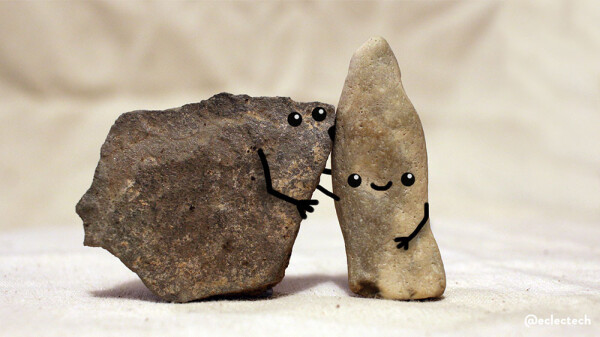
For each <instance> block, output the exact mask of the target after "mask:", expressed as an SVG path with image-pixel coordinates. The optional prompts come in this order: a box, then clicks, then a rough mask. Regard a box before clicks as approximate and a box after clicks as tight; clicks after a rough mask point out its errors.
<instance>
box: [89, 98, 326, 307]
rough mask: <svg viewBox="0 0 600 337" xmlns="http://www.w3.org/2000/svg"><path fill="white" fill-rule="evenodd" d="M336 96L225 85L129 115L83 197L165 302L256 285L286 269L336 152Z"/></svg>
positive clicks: (102, 241) (96, 239)
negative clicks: (254, 93)
mask: <svg viewBox="0 0 600 337" xmlns="http://www.w3.org/2000/svg"><path fill="white" fill-rule="evenodd" d="M334 119H335V111H334V108H333V106H331V105H327V104H323V103H318V102H312V103H297V102H294V101H292V100H291V99H289V98H284V97H256V98H252V97H249V96H246V95H239V96H234V95H231V94H218V95H215V96H213V97H212V98H210V99H208V100H206V101H202V102H200V103H196V104H188V105H184V106H182V107H180V108H176V109H170V110H165V111H134V112H129V113H125V114H123V115H121V116H120V117H119V119H118V120H117V121H116V123H115V124H114V125H113V127H112V128H111V130H110V133H109V134H108V137H107V139H106V142H105V143H104V145H103V146H102V150H101V154H100V162H99V163H98V167H97V168H96V173H95V175H94V180H93V182H92V186H91V187H90V189H89V190H88V191H87V193H86V194H85V195H84V196H83V197H82V198H81V200H80V202H79V204H78V205H77V213H78V214H79V216H80V217H81V218H82V219H83V225H84V229H85V241H84V244H85V245H87V246H94V247H103V248H105V249H107V250H108V251H110V252H111V253H112V254H114V255H115V256H117V257H118V258H119V259H121V261H122V262H123V263H124V264H125V265H126V266H127V267H129V268H130V269H131V270H133V271H134V272H136V273H137V274H138V275H139V276H140V278H141V279H142V281H143V282H144V284H146V286H147V287H148V288H149V289H150V290H151V291H153V292H154V293H155V294H156V295H158V296H159V297H161V298H162V299H164V300H168V301H176V302H186V301H191V300H195V299H201V298H205V297H209V296H214V295H227V294H257V293H260V292H262V291H264V290H266V289H268V288H269V287H272V286H273V285H275V284H277V283H278V282H279V281H281V279H282V278H283V276H284V272H285V268H286V267H287V264H288V261H289V258H290V254H291V251H292V245H293V243H294V240H295V238H296V234H297V233H298V229H299V225H300V222H301V220H302V217H303V216H305V214H306V211H311V209H312V206H311V205H314V204H315V201H310V198H311V195H312V193H313V191H314V190H315V188H316V186H317V185H318V182H319V176H320V174H321V172H322V171H323V168H324V167H325V162H326V160H327V157H328V155H329V153H330V151H331V138H330V135H329V133H330V132H329V131H330V130H329V129H330V128H331V127H332V126H333V122H334Z"/></svg>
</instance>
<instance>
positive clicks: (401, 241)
mask: <svg viewBox="0 0 600 337" xmlns="http://www.w3.org/2000/svg"><path fill="white" fill-rule="evenodd" d="M424 213H425V214H423V220H421V222H420V223H419V225H418V226H417V228H415V230H414V231H413V232H412V233H411V234H410V235H409V236H399V237H397V238H395V239H394V241H395V242H398V245H397V246H396V248H398V249H400V248H402V247H404V250H408V243H409V242H410V240H412V239H414V238H415V236H417V234H419V232H420V231H421V228H423V226H425V224H426V223H427V220H429V203H428V202H426V203H425V211H424Z"/></svg>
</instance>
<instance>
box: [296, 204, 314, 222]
mask: <svg viewBox="0 0 600 337" xmlns="http://www.w3.org/2000/svg"><path fill="white" fill-rule="evenodd" d="M295 204H296V208H298V212H299V213H300V216H301V217H302V219H306V212H311V213H312V212H313V211H314V210H315V209H314V208H313V207H312V206H311V205H318V204H319V200H315V199H306V200H297V201H296V203H295Z"/></svg>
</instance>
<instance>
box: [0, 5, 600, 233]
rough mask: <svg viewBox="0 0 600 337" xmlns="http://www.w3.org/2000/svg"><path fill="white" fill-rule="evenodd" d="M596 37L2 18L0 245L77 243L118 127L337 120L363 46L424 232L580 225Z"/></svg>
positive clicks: (191, 20)
mask: <svg viewBox="0 0 600 337" xmlns="http://www.w3.org/2000/svg"><path fill="white" fill-rule="evenodd" d="M599 22H600V10H599V6H598V3H597V2H594V1H589V2H582V1H564V2H550V1H548V2H540V3H536V2H494V1H489V2H488V1H470V2H445V1H436V2H384V3H376V2H365V3H359V2H327V3H318V2H284V3H279V2H154V3H140V2H135V1H133V2H132V1H126V2H117V1H114V2H74V1H68V2H3V3H1V4H0V186H1V188H0V230H14V229H17V228H25V227H36V226H79V225H80V220H79V218H78V217H77V215H76V214H75V212H74V207H75V204H76V202H77V201H78V199H79V198H80V197H81V195H82V194H83V193H84V192H85V191H86V189H87V188H88V187H89V185H90V183H91V179H92V176H93V171H94V168H95V166H96V164H97V160H98V158H99V150H100V146H101V144H102V142H103V141H104V138H105V137H106V134H107V132H108V130H109V128H110V126H111V125H112V123H113V122H114V120H115V119H116V118H117V116H118V115H119V114H120V113H122V112H126V111H130V110H136V109H165V108H170V107H176V106H180V105H183V104H186V103H190V102H198V101H200V100H202V99H206V98H208V97H210V96H211V95H213V94H215V93H218V92H222V91H227V92H232V93H246V94H250V95H264V96H275V95H279V96H290V97H292V98H293V99H295V100H300V101H306V100H321V101H324V102H328V103H332V104H337V101H338V99H339V94H340V92H341V88H342V86H343V83H344V78H345V76H346V71H347V67H348V63H349V60H350V57H351V56H352V53H353V52H354V50H355V49H356V48H358V47H359V46H360V45H361V44H362V43H363V42H364V41H366V40H367V39H368V38H369V37H370V36H372V35H381V36H383V37H385V38H386V39H387V40H388V41H389V43H390V45H391V46H392V48H393V50H394V52H395V53H396V56H397V58H398V61H399V64H400V67H401V69H402V72H403V81H404V86H405V88H406V91H407V93H408V95H409V96H410V98H411V99H412V101H413V103H414V105H415V106H416V108H417V110H418V111H419V113H420V115H421V119H422V121H423V125H424V129H425V135H426V139H427V146H428V149H429V161H430V162H429V168H430V203H431V205H432V216H433V217H434V218H447V219H457V220H461V219H476V220H482V221H489V222H501V221H511V222H517V223H527V222H528V221H532V220H536V221H538V222H539V220H548V221H553V222H560V223H564V224H565V225H564V226H565V228H568V226H569V223H572V222H577V223H588V224H590V225H597V224H598V222H599V220H600V207H599V206H600V142H599V140H600V132H599V131H600V61H599V60H600V26H599V24H598V23H599ZM323 180H324V185H326V186H330V183H329V181H330V180H329V178H328V177H325V178H323ZM315 197H317V198H319V199H320V200H321V201H322V203H321V205H319V207H318V208H317V211H316V214H314V215H312V218H313V219H330V220H331V221H333V222H334V221H336V220H335V212H334V207H333V203H332V202H331V201H329V200H327V198H326V197H324V196H322V195H319V192H315ZM308 223H309V224H310V218H309V222H308Z"/></svg>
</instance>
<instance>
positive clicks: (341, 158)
mask: <svg viewBox="0 0 600 337" xmlns="http://www.w3.org/2000/svg"><path fill="white" fill-rule="evenodd" d="M332 173H333V191H334V193H335V194H337V195H338V196H339V197H340V198H341V200H340V201H337V202H336V211H337V215H338V218H339V221H340V226H341V228H342V232H343V235H344V240H345V243H346V255H347V258H348V279H349V284H350V289H351V290H352V291H353V292H355V293H357V294H359V295H362V296H368V297H381V298H388V299H398V300H408V299H424V298H433V297H439V296H441V295H442V294H443V293H444V289H445V287H446V276H445V272H444V265H443V263H442V259H441V256H440V252H439V249H438V246H437V244H436V242H435V239H434V237H433V234H432V232H431V228H430V225H429V219H428V211H427V210H426V209H428V198H427V150H426V146H425V137H424V135H423V128H422V126H421V121H420V120H419V116H418V115H417V113H416V111H415V109H414V107H413V105H412V103H411V102H410V100H409V99H408V97H407V96H406V93H405V92H404V88H403V87H402V83H401V80H400V68H399V67H398V62H397V61H396V58H395V56H394V53H393V52H392V50H391V48H390V46H389V45H388V43H387V42H386V41H385V40H384V39H383V38H381V37H375V38H371V39H370V40H369V41H367V42H366V43H365V44H364V45H363V46H362V47H360V49H358V50H357V51H356V52H355V54H354V55H353V57H352V60H351V61H350V68H349V71H348V76H347V77H346V82H345V85H344V89H343V91H342V95H341V98H340V102H339V105H338V110H337V119H336V139H335V142H334V148H333V154H332ZM409 173H410V174H412V176H413V177H414V183H413V184H412V185H410V180H411V179H409V178H410V175H409ZM355 174H357V175H359V176H360V178H361V183H360V185H359V186H356V187H352V186H351V185H350V180H356V179H353V178H355V176H354V175H355ZM403 176H404V178H403ZM403 182H405V183H406V184H405V183H403ZM389 184H391V186H389ZM407 185H409V186H407ZM386 187H389V188H388V189H387V190H381V189H385V188H386ZM377 188H378V189H379V190H377ZM420 224H422V225H421V226H419V225H420Z"/></svg>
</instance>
